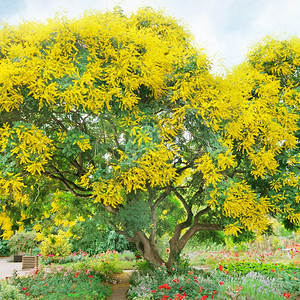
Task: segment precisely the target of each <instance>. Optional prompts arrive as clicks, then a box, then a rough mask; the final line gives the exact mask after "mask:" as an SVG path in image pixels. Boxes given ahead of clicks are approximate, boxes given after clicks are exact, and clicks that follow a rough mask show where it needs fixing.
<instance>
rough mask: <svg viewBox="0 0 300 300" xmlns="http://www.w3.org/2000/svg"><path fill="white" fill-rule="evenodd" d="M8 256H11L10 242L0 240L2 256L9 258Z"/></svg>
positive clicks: (0, 253) (0, 254)
mask: <svg viewBox="0 0 300 300" xmlns="http://www.w3.org/2000/svg"><path fill="white" fill-rule="evenodd" d="M8 255H9V247H8V241H6V240H0V256H8Z"/></svg>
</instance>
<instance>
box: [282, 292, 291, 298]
mask: <svg viewBox="0 0 300 300" xmlns="http://www.w3.org/2000/svg"><path fill="white" fill-rule="evenodd" d="M283 297H285V298H290V297H291V294H290V293H284V294H283Z"/></svg>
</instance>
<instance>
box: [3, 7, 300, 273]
mask: <svg viewBox="0 0 300 300" xmlns="http://www.w3.org/2000/svg"><path fill="white" fill-rule="evenodd" d="M299 47H300V40H299V39H298V38H296V37H294V38H289V39H286V40H276V39H272V38H267V39H265V40H264V41H262V42H261V43H260V44H258V45H256V46H255V47H254V48H253V50H252V51H251V52H250V54H249V56H248V58H247V59H246V61H245V62H244V63H243V64H241V65H240V66H237V67H236V68H235V69H234V70H233V71H232V72H230V73H228V74H227V75H226V77H220V76H217V75H215V74H213V73H212V72H211V63H210V61H209V60H208V58H207V56H206V55H205V52H204V51H203V49H200V48H199V47H197V46H196V45H195V43H194V41H193V38H192V36H191V34H190V33H189V31H188V29H187V28H185V27H184V26H183V25H182V24H180V23H179V22H178V21H176V20H175V19H174V18H172V17H169V16H167V15H166V14H165V13H164V12H163V11H154V10H152V9H150V8H143V9H140V10H138V11H137V12H136V13H135V14H131V15H125V14H124V13H123V12H122V11H121V10H120V9H119V8H115V9H114V11H112V12H105V13H101V12H87V13H86V14H84V15H83V16H82V17H81V18H79V19H68V18H65V17H57V18H55V19H52V20H48V21H47V23H35V22H23V23H22V24H20V25H18V26H8V25H4V26H3V27H2V29H1V30H0V120H1V127H0V151H1V152H0V166H1V172H0V191H1V198H0V199H1V210H0V217H1V218H0V224H1V226H2V228H3V229H4V230H5V234H6V236H8V235H10V234H11V233H12V230H13V229H14V228H16V226H21V225H20V224H24V223H30V222H33V220H38V219H40V218H42V217H43V218H45V213H46V215H47V214H48V213H50V210H51V211H52V212H53V213H54V212H57V211H59V210H60V208H59V204H58V203H59V201H58V200H57V199H58V198H59V197H61V193H64V194H68V193H69V194H72V195H73V196H72V197H69V199H72V201H69V202H68V205H67V206H66V207H64V211H65V210H66V209H68V208H70V210H72V207H76V206H77V205H79V206H80V203H84V207H85V208H86V209H87V210H88V211H89V212H90V213H93V212H101V213H103V217H104V218H105V219H106V221H107V222H108V223H109V224H110V225H111V226H113V228H114V229H115V230H116V232H118V233H121V234H123V235H124V236H125V237H126V238H127V240H128V241H132V242H134V243H135V245H136V247H137V249H138V250H139V251H140V253H141V254H142V255H143V256H144V257H145V258H146V259H147V260H148V261H150V262H152V263H154V264H156V265H160V264H162V263H166V264H167V266H168V267H169V266H171V265H172V264H174V263H175V262H176V259H177V257H178V255H179V254H180V252H181V250H182V249H183V248H184V247H185V245H186V243H187V242H188V240H189V239H190V238H191V237H192V236H193V235H194V234H195V233H197V232H199V231H203V230H221V229H223V230H224V231H225V233H226V234H238V233H239V232H240V231H241V230H250V231H255V232H262V231H264V230H266V229H267V228H268V225H269V218H268V216H270V215H272V216H280V217H281V218H284V219H286V220H289V221H290V222H291V223H295V224H299V218H300V212H299V199H300V193H299V175H298V174H299V170H298V168H299V159H300V156H299V150H298V149H299V147H298V135H299V125H298V123H299V99H300V98H299V66H300V48H299ZM173 208H174V209H173ZM175 208H176V209H175ZM175 212H176V213H175ZM76 216H80V211H79V212H78V211H77V215H76ZM68 218H70V220H68V221H69V222H71V216H68ZM81 218H82V216H81ZM167 218H168V219H169V220H170V218H172V219H173V220H174V222H173V223H172V224H171V223H170V222H169V223H168V224H171V225H170V226H171V227H172V228H168V230H169V231H172V232H173V235H172V236H171V238H170V241H169V244H170V246H169V249H170V251H169V258H168V260H167V261H164V260H163V258H162V256H161V254H160V253H159V251H158V247H157V238H158V236H159V234H160V233H161V232H162V230H163V228H164V222H165V221H166V219H167ZM17 222H18V223H17ZM61 222H63V220H61Z"/></svg>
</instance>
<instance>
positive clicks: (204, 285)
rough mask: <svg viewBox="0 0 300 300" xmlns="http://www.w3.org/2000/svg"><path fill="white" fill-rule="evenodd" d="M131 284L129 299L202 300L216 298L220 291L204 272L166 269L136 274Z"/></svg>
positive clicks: (161, 268)
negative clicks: (202, 298) (202, 299)
mask: <svg viewBox="0 0 300 300" xmlns="http://www.w3.org/2000/svg"><path fill="white" fill-rule="evenodd" d="M130 284H131V287H130V289H129V290H128V292H127V296H128V298H129V299H169V298H171V299H176V298H177V299H200V298H201V297H205V296H207V297H211V296H213V297H214V296H215V295H217V294H218V293H219V290H220V285H219V283H218V282H217V281H216V280H214V279H213V278H212V277H211V276H210V274H209V273H205V272H204V271H202V270H191V269H190V270H189V271H187V270H186V269H175V268H173V269H172V270H169V271H168V270H167V269H166V268H165V267H160V268H158V269H151V268H150V269H148V271H146V269H143V271H139V272H135V273H133V275H132V276H131V279H130ZM151 295H152V298H151ZM164 297H165V298H164ZM213 297H212V298H213Z"/></svg>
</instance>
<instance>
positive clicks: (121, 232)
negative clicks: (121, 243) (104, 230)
mask: <svg viewBox="0 0 300 300" xmlns="http://www.w3.org/2000/svg"><path fill="white" fill-rule="evenodd" d="M106 222H107V223H108V224H109V225H110V226H111V227H112V228H113V229H114V231H115V232H116V233H118V234H121V235H123V236H124V237H125V238H126V240H127V242H131V243H134V242H135V240H134V238H133V237H132V236H130V235H129V234H128V232H126V231H124V230H121V229H119V228H118V227H117V226H116V225H115V224H114V223H113V222H111V221H109V220H106Z"/></svg>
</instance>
